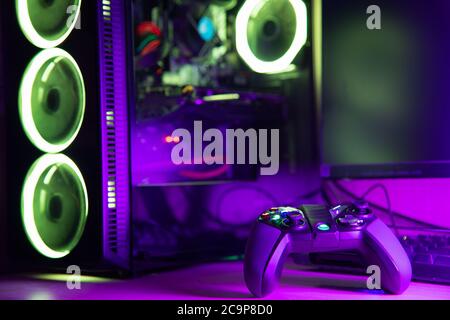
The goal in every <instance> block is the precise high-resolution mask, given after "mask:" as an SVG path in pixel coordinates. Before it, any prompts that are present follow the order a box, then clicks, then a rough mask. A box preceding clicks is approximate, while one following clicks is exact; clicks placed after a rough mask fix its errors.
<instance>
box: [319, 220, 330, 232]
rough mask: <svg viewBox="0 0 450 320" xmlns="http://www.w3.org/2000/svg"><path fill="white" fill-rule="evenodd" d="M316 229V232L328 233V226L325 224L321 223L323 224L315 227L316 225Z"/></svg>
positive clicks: (320, 223)
mask: <svg viewBox="0 0 450 320" xmlns="http://www.w3.org/2000/svg"><path fill="white" fill-rule="evenodd" d="M316 229H317V230H318V231H322V232H326V231H330V229H331V228H330V226H329V225H328V224H326V223H323V222H319V223H318V224H317V225H316Z"/></svg>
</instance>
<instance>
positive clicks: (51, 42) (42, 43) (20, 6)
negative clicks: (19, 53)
mask: <svg viewBox="0 0 450 320" xmlns="http://www.w3.org/2000/svg"><path fill="white" fill-rule="evenodd" d="M28 1H29V0H16V15H17V20H18V22H19V25H20V28H21V29H22V32H23V33H24V35H25V37H26V38H27V39H28V40H29V41H30V42H31V43H32V44H33V45H35V46H36V47H39V48H42V49H48V48H53V47H57V46H59V45H60V44H61V43H63V42H64V41H65V40H66V39H67V37H68V36H69V35H70V33H71V32H72V31H73V29H74V28H75V26H76V23H77V21H78V19H79V17H80V11H81V0H74V1H73V6H74V8H75V11H74V12H72V13H71V16H70V15H69V12H70V11H69V10H71V8H70V7H69V6H68V7H67V8H66V12H64V13H63V14H66V15H67V19H66V21H65V26H64V28H63V29H61V30H59V32H57V34H56V35H55V36H53V37H49V36H46V35H44V34H42V33H40V32H39V31H38V30H36V28H35V26H34V25H33V21H32V19H31V17H30V8H29V3H28ZM33 1H35V2H33V4H35V3H38V2H37V0H33ZM69 22H70V23H69Z"/></svg>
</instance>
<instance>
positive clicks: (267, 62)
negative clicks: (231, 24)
mask: <svg viewBox="0 0 450 320" xmlns="http://www.w3.org/2000/svg"><path fill="white" fill-rule="evenodd" d="M307 17H308V14H307V8H306V5H305V3H304V2H303V1H302V0H247V1H245V2H244V3H243V5H242V7H241V8H240V9H239V12H238V14H237V16H236V26H235V29H236V49H237V51H238V53H239V55H240V56H241V58H242V60H243V61H244V62H245V63H246V64H247V65H248V66H249V67H250V68H251V69H252V70H253V71H255V72H258V73H280V72H284V71H286V70H289V69H290V67H291V64H292V62H293V61H294V59H295V58H296V56H297V55H298V53H299V52H300V50H301V49H302V47H303V46H304V45H305V43H306V40H307Z"/></svg>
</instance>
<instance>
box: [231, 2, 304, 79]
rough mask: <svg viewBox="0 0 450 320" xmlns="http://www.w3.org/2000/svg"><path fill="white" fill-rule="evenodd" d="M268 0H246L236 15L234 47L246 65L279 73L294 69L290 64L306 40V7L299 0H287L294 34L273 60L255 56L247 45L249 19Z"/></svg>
mask: <svg viewBox="0 0 450 320" xmlns="http://www.w3.org/2000/svg"><path fill="white" fill-rule="evenodd" d="M268 1H269V0H247V1H246V2H245V3H244V4H243V6H242V7H241V9H240V10H239V13H238V15H237V17H236V48H237V51H238V53H239V55H240V56H241V58H242V59H243V60H244V61H245V63H247V65H248V66H249V67H250V68H251V69H252V70H253V71H255V72H258V73H268V74H270V73H272V74H273V73H280V72H286V71H287V70H293V69H295V68H294V67H293V66H292V65H291V64H292V62H293V61H294V59H295V57H296V56H297V54H298V53H299V52H300V50H301V48H302V47H303V46H304V44H305V43H306V40H307V9H306V5H305V4H304V2H303V1H301V0H289V3H290V5H291V6H292V8H293V10H294V13H295V17H296V28H295V36H294V39H293V41H292V44H291V45H290V47H289V49H288V50H287V51H286V52H285V53H284V54H283V55H282V56H281V57H279V58H277V59H275V60H273V61H264V60H262V59H261V58H259V57H257V55H255V53H254V52H253V51H252V49H251V48H250V45H249V39H248V34H247V30H248V26H249V21H250V19H252V18H255V17H256V16H257V14H258V12H259V11H260V10H261V8H262V7H263V6H264V5H266V4H267V2H268Z"/></svg>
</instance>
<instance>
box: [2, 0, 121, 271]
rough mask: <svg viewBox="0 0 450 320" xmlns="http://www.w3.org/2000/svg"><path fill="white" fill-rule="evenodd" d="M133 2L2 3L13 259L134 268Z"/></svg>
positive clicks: (17, 264)
mask: <svg viewBox="0 0 450 320" xmlns="http://www.w3.org/2000/svg"><path fill="white" fill-rule="evenodd" d="M129 6H130V4H129V3H128V1H122V0H109V1H106V0H98V1H90V0H89V1H81V0H53V1H51V0H38V1H36V0H32V1H31V0H16V1H15V2H13V1H8V2H7V3H6V2H5V4H2V10H1V20H0V21H1V23H2V27H3V28H2V30H3V32H2V34H1V35H2V37H0V39H1V41H2V43H1V47H2V51H3V57H2V60H3V62H5V64H4V70H3V72H2V74H1V75H0V77H3V79H2V83H4V85H3V86H2V87H0V88H2V91H3V92H2V94H0V96H3V97H4V100H3V102H2V103H3V106H2V110H3V111H4V117H3V118H4V120H5V122H6V132H5V137H6V139H5V140H6V141H5V146H4V148H5V149H6V169H7V170H6V173H5V174H6V179H3V178H2V180H3V181H5V182H6V183H5V184H4V186H5V189H6V194H5V198H6V199H5V201H6V205H7V210H5V211H6V212H7V214H6V215H5V217H2V219H1V223H0V224H1V225H3V226H5V225H7V226H8V227H7V229H8V231H9V232H8V236H7V241H8V249H9V251H10V252H9V254H8V256H9V257H10V261H9V265H10V267H13V268H15V269H17V268H19V269H20V268H22V267H26V268H30V267H33V268H34V267H41V266H42V267H45V268H47V267H49V266H51V267H56V268H63V267H67V266H68V265H70V263H75V264H77V265H80V266H89V267H91V266H94V265H96V266H100V265H102V266H103V265H108V266H111V267H118V269H125V270H128V269H129V268H130V232H129V229H130V219H129V214H130V209H129V202H130V201H129V194H130V186H129V184H128V181H129V166H128V158H129V149H128V87H127V84H128V81H127V78H128V68H127V54H128V53H127V49H126V48H127V46H126V41H127V38H126V37H127V34H128V30H126V28H127V23H126V21H127V20H126V19H127V17H128V16H129V15H128V16H127V10H130V9H129ZM6 30H7V32H6ZM2 192H3V191H2ZM2 211H3V210H2ZM2 214H3V213H2Z"/></svg>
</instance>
